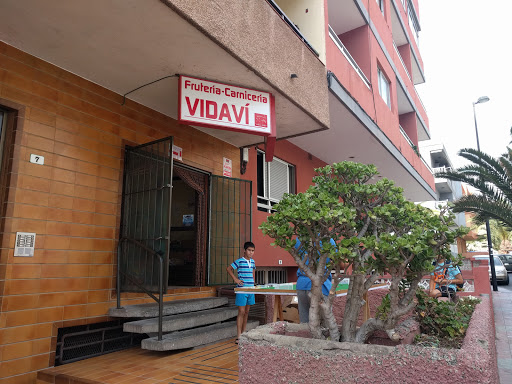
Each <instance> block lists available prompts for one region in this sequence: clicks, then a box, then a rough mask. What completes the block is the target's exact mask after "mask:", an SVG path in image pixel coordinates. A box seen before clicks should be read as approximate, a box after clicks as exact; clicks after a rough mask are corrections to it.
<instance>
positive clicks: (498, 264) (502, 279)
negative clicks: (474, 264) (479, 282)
mask: <svg viewBox="0 0 512 384" xmlns="http://www.w3.org/2000/svg"><path fill="white" fill-rule="evenodd" d="M473 259H475V260H487V261H489V256H486V255H479V256H473ZM494 271H495V272H496V281H497V282H498V283H502V284H504V285H508V283H509V278H508V272H507V269H506V268H505V266H504V265H503V262H502V261H501V260H500V258H499V257H498V256H494ZM489 279H492V277H491V265H489Z"/></svg>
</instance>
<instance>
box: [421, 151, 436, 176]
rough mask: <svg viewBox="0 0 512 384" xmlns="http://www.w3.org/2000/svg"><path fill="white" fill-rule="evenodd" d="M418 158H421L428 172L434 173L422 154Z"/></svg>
mask: <svg viewBox="0 0 512 384" xmlns="http://www.w3.org/2000/svg"><path fill="white" fill-rule="evenodd" d="M420 158H421V161H423V164H424V165H425V167H427V169H428V170H429V171H430V173H432V174H433V173H434V171H433V170H432V167H431V166H430V165H429V164H428V163H427V162H426V160H425V159H424V158H423V156H421V155H420Z"/></svg>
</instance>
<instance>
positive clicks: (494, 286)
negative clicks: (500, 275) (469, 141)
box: [473, 96, 498, 291]
mask: <svg viewBox="0 0 512 384" xmlns="http://www.w3.org/2000/svg"><path fill="white" fill-rule="evenodd" d="M488 101H489V98H488V97H487V96H482V97H479V98H478V100H477V101H475V102H474V103H473V118H474V120H475V132H476V148H477V149H478V151H479V152H480V140H479V139H478V126H477V124H476V109H475V105H476V104H482V103H487V102H488ZM485 230H486V232H487V247H488V248H489V265H490V266H491V281H492V290H493V291H497V290H498V283H497V281H496V269H495V268H494V256H493V254H492V241H491V227H490V226H489V219H487V220H485Z"/></svg>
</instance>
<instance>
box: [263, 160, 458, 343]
mask: <svg viewBox="0 0 512 384" xmlns="http://www.w3.org/2000/svg"><path fill="white" fill-rule="evenodd" d="M316 172H317V176H315V177H314V178H313V182H314V183H315V184H314V185H312V186H310V187H309V189H308V190H307V191H306V192H303V193H298V194H296V195H291V194H287V195H285V196H284V197H283V198H282V200H281V201H280V202H279V203H278V204H276V205H275V206H274V209H275V210H276V212H275V213H274V214H272V215H270V216H268V218H267V221H266V222H264V223H262V224H261V225H260V227H259V228H260V229H261V230H262V232H263V233H264V234H265V235H267V236H270V237H271V238H273V239H274V243H273V245H274V246H277V247H280V248H283V249H285V250H287V251H288V252H289V253H290V254H291V255H292V256H293V257H294V259H295V261H296V263H297V265H298V266H299V267H300V268H301V269H302V270H303V271H304V273H305V275H306V276H308V277H309V278H310V279H312V281H313V285H314V286H318V284H317V283H318V282H319V280H322V281H320V285H321V282H323V280H325V273H324V271H325V268H326V266H327V268H328V269H329V270H333V271H334V280H333V285H334V286H336V285H337V282H338V281H339V280H340V279H342V278H343V277H349V278H350V279H351V283H350V284H351V286H353V287H354V289H353V290H351V291H349V294H348V300H347V302H351V303H353V305H352V306H346V307H345V314H344V321H345V319H348V318H349V317H350V318H351V317H354V316H357V314H358V311H359V310H360V306H361V305H360V304H359V303H361V302H362V295H363V294H364V292H366V291H367V290H368V289H369V287H370V286H371V285H372V283H373V282H374V281H376V279H377V277H378V276H379V275H383V274H386V273H388V274H390V275H391V276H392V279H393V281H394V282H395V283H394V284H392V288H391V290H392V294H391V296H390V298H389V310H388V311H387V312H386V313H384V312H382V314H381V316H383V317H385V321H386V324H380V326H381V327H386V329H389V327H392V326H393V324H394V322H396V321H397V319H398V318H399V317H400V316H401V314H400V313H401V312H405V313H406V312H408V311H410V309H411V308H410V306H411V305H413V299H414V291H415V289H416V286H417V283H418V281H419V280H420V279H421V277H422V276H423V275H424V274H426V273H428V272H429V271H430V270H432V268H433V266H432V261H433V260H434V259H435V257H436V255H439V254H446V255H449V248H448V245H449V244H451V243H453V242H454V241H455V238H456V237H457V236H460V235H462V234H464V233H465V230H464V229H456V230H454V229H452V228H453V227H454V222H453V215H452V214H450V213H448V212H447V211H442V212H441V214H440V215H436V214H434V213H433V212H432V211H430V210H429V209H427V208H424V207H422V206H420V205H416V204H413V203H411V202H409V201H407V200H406V199H405V198H404V196H403V194H402V189H401V188H398V187H396V186H395V185H394V184H393V182H392V181H390V180H388V179H384V178H383V179H381V180H378V181H375V182H374V181H373V180H372V179H373V178H374V176H375V175H376V174H377V169H376V168H375V166H373V165H365V164H359V163H354V162H348V161H347V162H341V163H336V164H333V165H330V166H326V167H324V168H319V169H316ZM297 238H298V239H299V240H300V241H301V249H300V250H297V249H295V243H296V239H297ZM330 239H333V240H334V242H335V244H336V246H332V245H331V244H330ZM304 253H305V254H306V256H305V259H302V255H303V254H304ZM311 255H313V256H311ZM328 260H329V261H328ZM306 264H307V265H306ZM349 267H350V270H351V273H350V274H348V275H347V272H346V271H347V269H348V268H349ZM342 271H345V272H343V273H342ZM403 283H406V284H408V286H409V287H410V288H411V289H410V291H411V293H410V294H401V293H400V292H399V291H400V285H401V284H403ZM315 284H316V285H315ZM312 293H313V290H312ZM333 294H334V292H331V295H330V299H331V305H332V298H333ZM318 295H320V296H321V293H318ZM319 300H323V299H322V298H321V297H320V298H319ZM397 309H399V312H400V311H401V312H400V313H399V312H397ZM383 311H384V308H383ZM356 312H357V313H356ZM310 313H311V312H310ZM349 323H350V324H349ZM347 324H349V326H350V327H351V330H350V332H348V331H347V332H348V333H346V334H345V336H346V337H348V338H349V339H350V340H352V336H347V335H348V334H350V333H355V332H356V328H355V321H352V322H351V321H347ZM310 325H311V323H310ZM333 329H334V327H333ZM347 341H349V340H347Z"/></svg>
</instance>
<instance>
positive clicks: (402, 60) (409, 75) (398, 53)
mask: <svg viewBox="0 0 512 384" xmlns="http://www.w3.org/2000/svg"><path fill="white" fill-rule="evenodd" d="M393 47H395V51H396V54H397V55H398V57H399V58H400V61H401V62H402V65H403V67H404V69H405V73H407V76H408V77H409V80H411V81H412V78H411V74H410V73H409V71H408V70H407V67H406V66H405V63H404V59H402V55H401V54H400V51H399V50H398V47H397V46H396V44H395V42H394V41H393ZM418 97H419V96H418Z"/></svg>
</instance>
